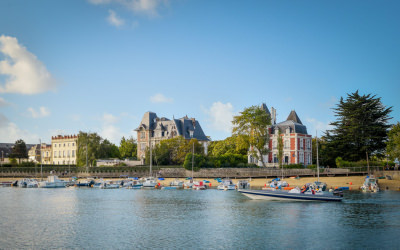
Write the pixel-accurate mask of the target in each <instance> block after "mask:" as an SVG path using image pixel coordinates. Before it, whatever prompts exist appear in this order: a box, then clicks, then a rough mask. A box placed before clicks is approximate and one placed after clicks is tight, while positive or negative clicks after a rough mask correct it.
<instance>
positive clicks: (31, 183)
mask: <svg viewBox="0 0 400 250" xmlns="http://www.w3.org/2000/svg"><path fill="white" fill-rule="evenodd" d="M38 186H39V183H38V182H37V180H34V179H29V178H24V179H22V180H19V181H18V187H22V188H37V187H38Z"/></svg>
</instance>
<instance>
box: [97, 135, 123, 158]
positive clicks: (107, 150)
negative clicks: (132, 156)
mask: <svg viewBox="0 0 400 250" xmlns="http://www.w3.org/2000/svg"><path fill="white" fill-rule="evenodd" d="M96 158H97V159H99V158H100V159H107V158H120V153H119V149H118V147H117V146H116V145H115V144H114V143H111V142H110V141H109V140H107V139H104V140H102V141H101V143H100V147H99V151H98V152H97V154H96Z"/></svg>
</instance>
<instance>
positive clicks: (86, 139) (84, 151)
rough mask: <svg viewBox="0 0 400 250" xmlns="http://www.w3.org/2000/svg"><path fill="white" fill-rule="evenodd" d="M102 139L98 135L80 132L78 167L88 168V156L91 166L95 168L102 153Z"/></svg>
mask: <svg viewBox="0 0 400 250" xmlns="http://www.w3.org/2000/svg"><path fill="white" fill-rule="evenodd" d="M101 141H102V139H101V137H100V136H99V135H98V134H97V133H86V132H82V131H79V135H78V142H77V145H78V153H77V166H86V155H87V160H88V165H89V166H94V165H95V162H96V157H97V155H98V152H99V151H100V144H101Z"/></svg>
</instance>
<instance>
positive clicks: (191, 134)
mask: <svg viewBox="0 0 400 250" xmlns="http://www.w3.org/2000/svg"><path fill="white" fill-rule="evenodd" d="M193 134H194V130H189V135H190V137H191V138H193Z"/></svg>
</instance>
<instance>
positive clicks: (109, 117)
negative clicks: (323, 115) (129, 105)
mask: <svg viewBox="0 0 400 250" xmlns="http://www.w3.org/2000/svg"><path fill="white" fill-rule="evenodd" d="M102 120H103V122H104V123H106V124H112V123H116V122H117V121H118V118H117V117H115V116H114V115H112V114H107V113H105V114H104V115H103V118H102Z"/></svg>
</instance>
